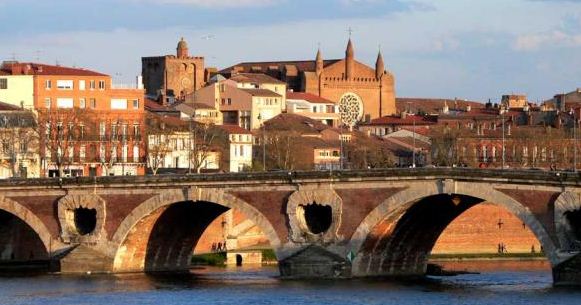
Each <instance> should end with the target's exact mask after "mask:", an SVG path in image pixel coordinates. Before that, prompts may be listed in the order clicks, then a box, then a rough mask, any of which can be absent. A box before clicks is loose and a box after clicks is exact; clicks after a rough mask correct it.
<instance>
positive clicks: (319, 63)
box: [315, 47, 324, 75]
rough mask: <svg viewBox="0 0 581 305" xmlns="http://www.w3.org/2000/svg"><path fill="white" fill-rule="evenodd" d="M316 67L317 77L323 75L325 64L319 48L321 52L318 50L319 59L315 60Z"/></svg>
mask: <svg viewBox="0 0 581 305" xmlns="http://www.w3.org/2000/svg"><path fill="white" fill-rule="evenodd" d="M315 65H316V68H315V70H316V73H317V75H321V73H323V66H324V62H323V54H322V53H321V47H319V50H317V58H316V59H315Z"/></svg>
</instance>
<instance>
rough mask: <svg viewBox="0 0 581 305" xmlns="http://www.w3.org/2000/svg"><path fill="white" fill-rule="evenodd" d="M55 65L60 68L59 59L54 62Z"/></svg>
mask: <svg viewBox="0 0 581 305" xmlns="http://www.w3.org/2000/svg"><path fill="white" fill-rule="evenodd" d="M54 65H55V66H57V67H58V66H60V63H59V60H58V59H55V60H54Z"/></svg>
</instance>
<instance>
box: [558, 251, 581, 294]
mask: <svg viewBox="0 0 581 305" xmlns="http://www.w3.org/2000/svg"><path fill="white" fill-rule="evenodd" d="M553 283H554V284H555V286H581V253H580V254H577V255H575V256H573V257H572V258H570V259H568V260H566V261H565V262H563V263H561V264H559V265H557V266H556V267H554V268H553Z"/></svg>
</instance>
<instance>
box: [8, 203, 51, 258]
mask: <svg viewBox="0 0 581 305" xmlns="http://www.w3.org/2000/svg"><path fill="white" fill-rule="evenodd" d="M0 211H3V212H6V213H8V214H11V215H12V216H13V217H15V218H16V219H18V220H19V221H21V222H23V223H24V224H25V225H26V226H27V227H28V228H29V229H30V230H32V231H33V232H34V234H33V235H36V236H35V237H36V238H38V241H40V243H38V244H39V245H41V246H42V249H41V251H39V252H40V253H41V254H42V255H43V256H46V257H42V258H43V259H48V257H49V255H50V251H51V243H52V235H51V234H50V232H49V231H48V229H47V228H46V226H45V225H44V223H43V222H42V221H41V220H40V219H39V218H38V217H37V216H36V215H34V213H32V212H31V211H30V210H29V209H28V208H26V207H24V206H23V205H21V204H20V203H18V202H16V201H14V200H11V199H8V198H6V197H0ZM35 237H33V239H34V238H35ZM28 242H31V243H32V242H34V240H29V241H28ZM27 259H30V257H27ZM34 259H38V257H35V258H34Z"/></svg>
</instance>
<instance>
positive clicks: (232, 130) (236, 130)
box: [217, 125, 252, 134]
mask: <svg viewBox="0 0 581 305" xmlns="http://www.w3.org/2000/svg"><path fill="white" fill-rule="evenodd" d="M217 127H218V128H221V129H222V130H224V131H226V133H228V134H252V132H250V131H249V130H246V129H244V128H242V127H240V126H238V125H217Z"/></svg>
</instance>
